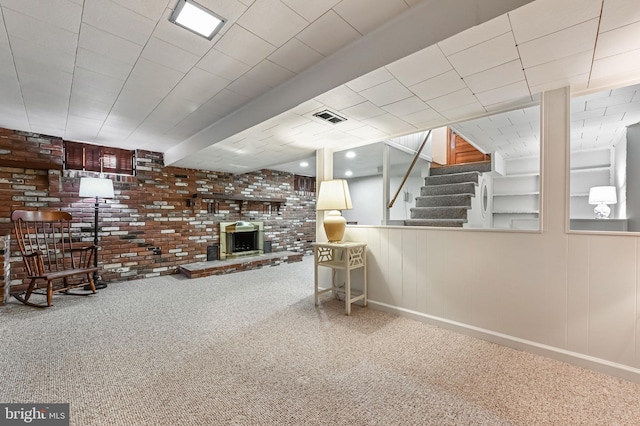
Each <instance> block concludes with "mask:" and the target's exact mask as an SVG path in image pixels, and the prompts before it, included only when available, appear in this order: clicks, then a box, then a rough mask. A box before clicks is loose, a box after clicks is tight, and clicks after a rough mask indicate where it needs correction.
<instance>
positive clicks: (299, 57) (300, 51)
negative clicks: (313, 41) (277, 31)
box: [268, 38, 323, 73]
mask: <svg viewBox="0 0 640 426" xmlns="http://www.w3.org/2000/svg"><path fill="white" fill-rule="evenodd" d="M322 58H323V56H322V55H321V54H320V53H318V52H317V51H315V50H313V49H312V48H310V47H309V46H307V45H306V44H304V43H303V42H301V41H300V40H298V39H297V38H292V39H291V40H289V41H288V42H286V43H285V44H283V45H282V46H281V47H279V48H278V50H276V51H275V52H273V53H272V54H271V55H269V57H268V59H269V60H270V61H272V62H274V63H276V64H278V65H280V66H281V67H284V68H286V69H288V70H289V71H292V72H295V73H299V72H302V71H304V70H305V69H307V68H309V67H311V66H312V65H314V64H316V63H317V62H319V61H320V60H321V59H322Z"/></svg>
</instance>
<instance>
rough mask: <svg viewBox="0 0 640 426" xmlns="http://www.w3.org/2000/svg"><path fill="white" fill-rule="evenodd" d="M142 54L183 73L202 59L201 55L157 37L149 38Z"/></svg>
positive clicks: (152, 60)
mask: <svg viewBox="0 0 640 426" xmlns="http://www.w3.org/2000/svg"><path fill="white" fill-rule="evenodd" d="M140 56H141V57H142V58H145V59H148V60H149V61H151V62H155V63H157V64H160V65H163V66H165V67H167V68H172V69H174V70H176V71H180V72H182V73H186V72H188V71H189V70H190V69H191V68H193V66H194V65H195V64H196V63H197V62H198V61H200V56H198V55H196V54H194V53H191V52H187V51H185V50H183V49H180V48H179V47H177V46H174V45H173V44H170V43H167V42H166V41H164V40H161V39H159V38H157V37H151V38H150V39H149V42H148V43H147V44H146V46H145V47H144V49H143V50H142V54H141V55H140Z"/></svg>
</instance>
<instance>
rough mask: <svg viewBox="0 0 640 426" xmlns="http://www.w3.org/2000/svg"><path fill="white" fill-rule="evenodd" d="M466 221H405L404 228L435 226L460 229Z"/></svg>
mask: <svg viewBox="0 0 640 426" xmlns="http://www.w3.org/2000/svg"><path fill="white" fill-rule="evenodd" d="M466 222H467V221H466V220H464V219H405V221H404V224H405V226H437V227H447V228H462V226H463V225H464V224H465V223H466Z"/></svg>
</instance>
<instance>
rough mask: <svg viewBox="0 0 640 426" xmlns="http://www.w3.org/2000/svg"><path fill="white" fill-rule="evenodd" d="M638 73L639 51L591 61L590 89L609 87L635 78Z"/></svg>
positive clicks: (639, 63) (639, 64)
mask: <svg viewBox="0 0 640 426" xmlns="http://www.w3.org/2000/svg"><path fill="white" fill-rule="evenodd" d="M638 73H640V49H639V50H633V51H631V52H626V53H622V54H620V55H615V56H609V57H607V58H602V59H596V60H595V61H593V68H592V70H591V79H590V81H589V86H590V87H603V86H611V85H614V84H616V83H618V84H619V82H620V81H624V80H630V79H631V78H637V76H638Z"/></svg>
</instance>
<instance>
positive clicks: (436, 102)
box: [427, 87, 478, 111]
mask: <svg viewBox="0 0 640 426" xmlns="http://www.w3.org/2000/svg"><path fill="white" fill-rule="evenodd" d="M477 102H478V99H476V97H475V96H474V95H473V93H472V92H471V90H469V89H468V88H466V87H465V88H464V89H461V90H458V91H456V92H453V93H449V94H447V95H444V96H440V97H438V98H435V99H431V100H429V101H427V103H428V104H429V106H430V107H431V108H433V109H435V110H436V111H448V110H451V109H453V108H457V107H461V106H463V105H468V104H472V103H477Z"/></svg>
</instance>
